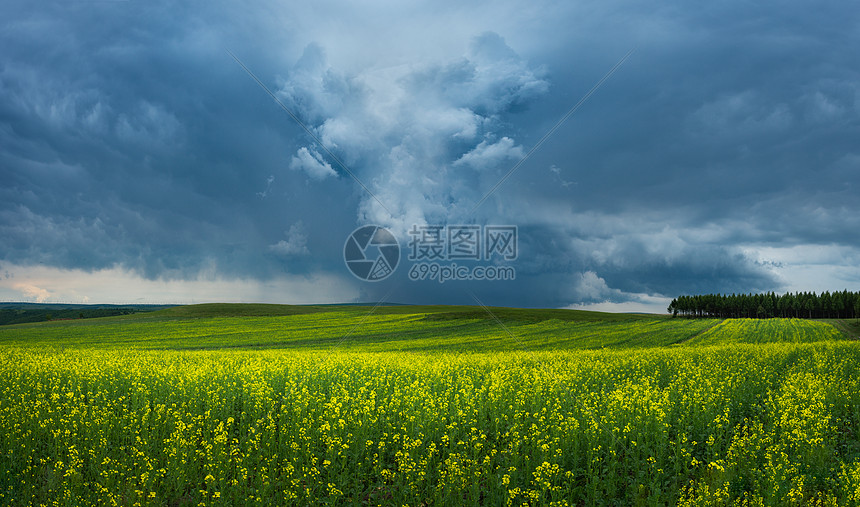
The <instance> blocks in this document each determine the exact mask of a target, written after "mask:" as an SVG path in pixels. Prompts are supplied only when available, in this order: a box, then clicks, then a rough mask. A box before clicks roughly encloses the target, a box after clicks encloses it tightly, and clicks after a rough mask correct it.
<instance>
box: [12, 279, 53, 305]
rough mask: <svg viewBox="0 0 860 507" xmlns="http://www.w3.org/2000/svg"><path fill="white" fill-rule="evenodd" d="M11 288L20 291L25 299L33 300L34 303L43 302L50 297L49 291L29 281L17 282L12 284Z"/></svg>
mask: <svg viewBox="0 0 860 507" xmlns="http://www.w3.org/2000/svg"><path fill="white" fill-rule="evenodd" d="M12 288H13V289H15V290H17V291H21V295H22V296H23V297H24V300H25V301H35V302H36V303H44V302H45V301H47V300H48V299H49V298H50V297H51V292H50V291H48V290H47V289H43V288H41V287H36V286H35V285H31V284H29V283H24V282H19V283H14V284H12Z"/></svg>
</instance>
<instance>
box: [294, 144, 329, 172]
mask: <svg viewBox="0 0 860 507" xmlns="http://www.w3.org/2000/svg"><path fill="white" fill-rule="evenodd" d="M290 169H293V170H301V171H304V172H305V173H307V175H308V176H310V177H311V178H313V179H315V180H323V179H325V178H327V177H329V176H337V172H335V170H334V169H332V168H331V164H329V163H328V162H326V161H325V160H324V159H323V158H322V156H321V155H320V154H319V153H318V152H317V151H316V150H315V149H313V148H311V149H310V150H309V149H307V148H306V147H304V146H302V147H301V148H299V151H298V152H296V154H295V156H293V158H292V160H291V161H290Z"/></svg>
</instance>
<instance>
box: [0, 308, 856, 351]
mask: <svg viewBox="0 0 860 507" xmlns="http://www.w3.org/2000/svg"><path fill="white" fill-rule="evenodd" d="M371 310H373V311H372V312H371ZM488 310H489V311H488ZM488 310H485V309H482V308H477V307H471V306H380V307H377V308H375V309H372V308H370V307H362V306H349V305H344V306H324V305H319V306H290V305H270V304H203V305H191V306H181V307H174V308H168V309H165V310H160V311H157V312H151V313H146V314H135V315H128V316H122V317H111V318H104V319H90V320H85V321H64V322H44V323H37V324H24V325H16V326H8V327H4V328H0V345H6V346H25V347H37V348H43V347H50V348H67V347H71V348H76V347H86V348H91V347H92V348H115V347H123V348H132V349H156V350H170V349H177V350H183V349H184V350H189V349H191V350H193V349H221V348H229V349H237V348H246V349H259V348H277V349H310V350H335V349H340V350H354V351H373V352H378V351H387V350H404V351H442V350H452V351H483V352H491V351H504V350H577V349H599V348H642V347H654V346H670V345H690V346H702V345H717V344H725V343H736V342H763V341H801V342H809V341H820V340H834V339H839V338H841V335H840V334H839V332H837V331H836V328H834V327H833V326H831V325H829V324H825V323H822V322H809V321H792V320H781V319H771V320H767V321H747V320H737V321H723V322H721V321H719V320H687V319H669V318H666V317H663V316H654V315H639V314H614V313H601V312H587V311H579V310H553V309H520V308H495V307H494V308H490V309H488Z"/></svg>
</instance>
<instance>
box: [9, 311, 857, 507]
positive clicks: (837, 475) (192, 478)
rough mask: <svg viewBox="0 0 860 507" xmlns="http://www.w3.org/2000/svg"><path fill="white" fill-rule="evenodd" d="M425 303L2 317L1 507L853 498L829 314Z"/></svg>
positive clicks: (840, 365)
mask: <svg viewBox="0 0 860 507" xmlns="http://www.w3.org/2000/svg"><path fill="white" fill-rule="evenodd" d="M426 317H427V315H418V314H409V313H397V314H388V315H377V316H371V317H367V316H366V315H362V314H359V313H357V312H352V313H350V312H346V313H343V312H341V313H338V311H333V312H323V313H317V314H308V315H294V316H281V317H242V318H241V319H230V318H200V319H185V320H183V319H178V320H164V321H151V322H150V321H145V320H134V319H115V320H105V321H98V322H97V321H94V322H93V323H92V324H87V325H83V324H80V325H79V324H77V323H53V324H49V325H30V326H17V327H10V328H8V329H3V330H2V331H0V505H46V506H47V505H141V506H143V505H153V506H154V505H168V506H179V505H188V506H191V505H198V506H204V505H205V506H210V505H211V506H218V505H398V506H399V505H411V506H419V505H517V506H520V505H532V506H536V505H678V504H681V505H853V504H858V503H860V438H858V435H857V429H858V424H860V347H858V346H857V344H856V343H855V342H853V341H849V340H845V339H843V337H842V335H841V334H840V333H838V332H837V331H835V328H833V327H832V326H830V325H829V324H825V323H821V322H808V321H793V320H784V321H783V320H775V319H770V320H768V321H766V322H765V324H764V326H765V327H762V325H763V324H761V323H759V322H754V321H746V320H739V321H698V320H697V321H687V320H680V319H678V320H672V319H653V318H650V319H649V318H631V319H628V320H623V319H622V320H612V321H601V320H599V319H598V320H594V321H590V322H587V321H581V320H580V321H577V320H570V321H564V320H558V319H545V320H541V319H533V320H528V319H525V320H516V319H512V320H507V321H506V322H505V323H504V324H503V326H499V325H498V323H494V322H493V321H492V320H490V319H483V320H482V319H480V318H477V317H475V318H472V319H468V318H463V319H445V318H435V319H427V318H426ZM358 324H361V325H360V326H358V327H356V326H357V325H358ZM500 327H501V329H499V328H500ZM123 330H124V331H123ZM159 330H161V331H162V332H161V333H159ZM243 330H244V331H243ZM458 333H459V334H458ZM601 337H603V339H601ZM625 337H626V339H625ZM768 337H771V338H768ZM648 343H652V344H653V345H652V346H647V345H648Z"/></svg>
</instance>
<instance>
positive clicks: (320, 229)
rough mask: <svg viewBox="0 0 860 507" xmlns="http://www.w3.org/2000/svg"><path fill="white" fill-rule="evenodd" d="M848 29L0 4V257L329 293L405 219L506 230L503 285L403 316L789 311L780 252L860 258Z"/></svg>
mask: <svg viewBox="0 0 860 507" xmlns="http://www.w3.org/2000/svg"><path fill="white" fill-rule="evenodd" d="M857 10H858V7H856V6H853V5H847V4H844V3H841V2H839V3H837V2H824V3H820V4H816V6H815V7H814V8H811V7H809V6H808V5H807V4H804V3H801V2H785V3H782V4H780V5H779V6H778V8H777V7H774V6H767V7H764V6H759V5H754V4H748V3H742V2H724V3H720V4H709V5H707V6H696V7H693V6H690V5H688V4H687V3H685V2H674V3H665V2H662V3H660V4H659V5H657V6H654V5H652V6H646V5H633V4H627V3H622V2H609V3H606V2H600V3H578V4H576V5H558V4H555V3H547V4H540V3H538V4H533V3H530V4H524V3H518V2H500V3H499V2H497V3H494V4H493V6H492V9H488V8H487V6H461V5H459V4H457V5H454V4H452V5H450V6H448V7H447V8H440V7H439V6H438V5H436V4H434V5H433V6H420V5H414V6H390V5H387V6H386V5H381V4H380V5H376V4H367V5H363V6H361V7H360V8H359V7H357V6H352V5H347V4H340V3H338V2H324V3H321V4H314V5H293V6H282V5H278V4H275V3H271V4H270V3H262V4H259V5H257V6H255V7H254V8H245V7H243V8H239V7H234V6H233V5H232V4H222V3H217V2H216V3H213V4H211V5H207V8H206V9H198V8H192V7H187V6H185V7H183V6H176V5H173V4H168V3H161V2H154V3H153V2H147V3H141V2H134V1H132V2H116V3H114V2H60V3H54V4H50V3H48V4H40V5H39V6H38V7H34V6H32V5H30V4H27V3H24V2H7V3H4V5H3V7H0V12H2V15H3V19H5V20H6V21H5V22H4V30H3V31H2V34H0V47H2V48H3V49H2V50H0V97H2V98H0V145H2V150H0V180H2V185H0V238H2V241H0V260H2V261H5V262H8V263H12V264H15V265H32V264H40V263H41V264H45V265H49V266H57V267H61V268H81V269H84V270H90V271H92V270H99V269H104V268H109V267H113V266H119V267H123V268H127V269H131V270H133V271H135V272H137V273H139V274H140V275H141V276H144V277H147V278H175V279H183V278H194V277H195V276H197V274H198V273H199V272H200V271H201V270H206V269H209V267H210V266H212V265H215V266H216V267H217V270H218V272H219V273H221V274H223V275H225V276H231V277H240V278H250V279H257V280H266V279H270V278H272V277H277V276H281V275H284V274H312V273H320V272H322V273H337V274H344V275H345V268H344V266H343V262H342V259H341V249H342V246H343V241H344V239H345V238H346V236H347V235H348V234H349V232H350V231H351V230H352V229H354V228H355V227H356V226H357V225H359V224H362V223H367V222H374V223H380V224H383V225H386V226H389V227H391V228H392V230H395V231H396V232H397V233H398V236H399V237H400V239H401V242H403V241H405V240H406V239H407V238H406V236H405V231H406V230H407V229H408V227H410V226H411V225H412V224H423V223H445V222H450V223H457V222H469V221H473V220H474V221H477V222H478V223H505V224H516V225H518V226H519V227H520V230H521V233H520V238H521V247H522V248H521V255H520V258H519V259H518V261H516V263H515V266H516V267H517V270H518V277H517V280H516V281H513V282H505V283H502V282H494V283H483V284H481V283H472V284H465V285H457V284H428V283H424V284H416V283H411V282H406V281H405V279H403V280H401V282H402V283H401V287H400V288H398V289H397V290H396V291H395V292H393V293H392V294H393V295H392V296H391V298H393V299H398V300H402V301H408V302H464V303H472V302H474V301H473V300H472V299H471V296H469V295H468V294H467V293H466V292H465V291H464V290H463V289H464V288H467V289H469V290H471V291H474V293H475V294H477V295H478V297H479V298H480V299H481V300H482V301H484V302H486V303H487V304H510V305H529V306H562V305H568V304H573V303H589V302H600V301H614V302H623V301H625V300H628V301H635V300H637V298H638V299H640V300H641V299H642V298H643V297H650V296H674V295H677V294H679V293H693V292H741V291H743V292H747V291H758V290H780V289H782V288H785V287H789V286H791V280H790V277H791V274H790V271H787V270H790V267H791V262H790V261H791V257H790V249H791V248H793V247H795V246H798V245H801V246H802V245H829V246H831V247H839V248H842V249H844V250H839V251H842V252H848V253H844V255H843V257H844V256H846V255H847V256H853V255H855V254H856V252H857V249H858V248H860V239H858V238H860V236H858V235H857V234H856V232H855V231H856V230H857V228H858V226H860V223H858V222H860V219H858V218H857V217H858V216H860V215H858V209H857V204H856V195H857V190H858V187H857V182H858V174H860V150H858V149H857V139H860V69H858V64H857V62H856V55H855V52H854V51H853V48H855V47H857V46H858V42H860V41H858V39H860V32H858V30H857V28H856V23H855V22H854V21H853V20H854V19H856V14H857V12H856V11H857ZM631 47H637V52H636V53H635V54H634V56H633V57H632V58H630V59H629V60H628V61H627V62H626V63H625V65H624V66H623V67H622V68H621V69H620V70H619V71H618V72H617V73H616V74H615V75H613V76H612V78H611V79H609V80H608V81H607V82H606V83H605V85H604V86H602V87H601V88H600V89H599V90H597V92H596V93H595V94H594V96H593V97H592V98H591V99H590V100H589V101H588V102H587V103H586V104H584V105H583V107H582V108H580V109H579V110H578V111H577V112H576V114H575V115H574V116H573V117H572V118H571V119H570V120H568V121H567V122H566V123H565V124H564V125H563V126H562V127H561V128H560V129H559V130H558V131H557V132H556V133H555V134H554V135H553V136H552V137H551V138H549V139H548V140H547V142H546V143H545V144H544V145H543V146H542V147H541V149H540V150H539V151H537V152H536V153H534V154H533V155H532V156H531V157H530V158H529V159H528V161H527V162H526V163H525V164H523V165H522V166H521V167H520V168H519V170H518V171H517V172H516V173H514V174H513V175H512V177H511V178H510V179H509V180H508V181H507V182H506V183H505V184H504V185H502V186H501V187H500V188H499V189H498V191H496V192H495V193H494V194H492V195H491V196H490V198H489V199H488V200H487V201H486V202H485V203H484V204H483V205H482V206H481V207H480V208H479V209H478V210H477V212H476V214H474V215H472V214H471V213H470V210H471V209H472V207H473V206H474V204H475V203H476V202H478V200H479V199H480V198H481V197H482V196H483V195H484V193H485V192H486V191H487V190H489V189H490V188H492V187H493V185H495V183H496V182H498V181H499V179H500V178H501V177H502V175H503V174H504V173H505V172H506V171H507V170H508V169H509V168H510V167H511V166H512V165H513V164H514V163H516V162H517V161H518V160H520V159H521V158H522V157H523V156H524V154H525V153H527V152H528V150H529V149H530V147H532V146H534V144H535V143H537V142H538V140H539V139H540V138H541V136H543V135H544V133H545V132H547V131H548V130H549V129H550V128H551V127H552V126H553V125H554V124H555V123H556V122H557V121H558V119H559V118H561V117H562V116H563V115H564V113H565V112H566V111H567V110H568V109H569V108H570V107H571V106H572V105H573V104H575V103H576V102H577V100H579V98H580V97H582V95H583V94H584V93H585V92H586V91H587V90H588V89H589V88H590V87H591V86H592V85H593V84H594V83H595V82H596V81H597V80H598V79H599V78H600V76H602V75H603V74H604V73H605V72H606V71H607V70H608V69H609V68H610V67H611V66H612V65H613V64H614V63H615V62H616V61H618V59H619V58H620V57H621V56H622V55H623V54H624V53H625V52H626V51H627V50H628V49H630V48H631ZM227 49H229V50H230V51H232V52H233V53H234V54H236V55H237V56H238V57H239V58H240V59H242V61H243V62H244V63H246V64H247V65H248V66H249V67H250V68H251V69H253V71H254V72H255V73H256V74H257V75H258V76H259V77H260V79H261V80H262V82H263V83H265V84H266V85H267V86H268V87H269V88H270V89H271V90H272V91H273V92H274V93H276V95H277V96H278V98H279V100H281V101H282V102H283V103H284V104H285V105H286V106H287V107H288V108H289V109H290V110H291V111H293V112H295V114H297V115H298V116H299V118H300V119H301V120H302V121H303V122H305V123H306V124H307V126H308V127H309V128H310V129H312V130H313V132H314V135H315V136H317V137H318V139H320V140H321V141H322V142H323V143H324V144H325V147H323V146H320V145H319V144H318V143H317V142H316V141H314V140H313V139H311V138H310V137H309V136H307V135H306V134H305V133H304V132H303V131H302V130H301V128H299V127H298V126H297V125H296V124H295V123H294V122H293V120H292V119H290V118H289V116H288V115H286V114H285V113H284V112H283V111H281V110H280V108H279V107H278V106H277V105H276V104H274V103H273V101H272V100H271V99H270V98H269V97H268V96H267V95H266V93H265V92H264V91H262V90H261V89H260V88H259V87H257V85H256V84H255V83H254V82H253V80H252V79H251V78H250V77H249V76H248V75H247V74H245V72H244V71H243V70H242V69H241V68H240V67H239V66H238V65H236V63H235V62H234V61H233V60H232V59H231V58H230V57H229V55H228V54H227V53H226V50H227ZM326 148H327V149H330V150H332V151H333V153H335V154H336V155H337V156H338V157H339V158H340V159H341V160H342V161H343V162H344V163H346V165H347V166H348V168H349V169H350V171H352V172H353V174H355V175H357V176H358V177H359V178H360V179H361V180H362V182H364V183H365V185H366V186H367V188H368V189H370V191H371V192H372V193H373V196H375V198H374V197H372V196H370V195H369V194H368V193H367V192H365V191H364V190H363V189H362V188H361V187H360V186H359V185H357V184H356V183H355V182H354V181H353V180H352V179H351V178H350V176H349V175H348V173H347V172H346V171H345V170H344V169H343V168H342V167H340V166H339V164H338V163H337V161H335V160H333V159H332V158H331V157H330V155H329V154H328V153H326V151H325V149H326ZM377 199H378V201H377ZM380 202H381V203H382V204H380ZM774 249H776V250H774ZM780 249H782V250H780ZM777 250H779V252H789V253H785V255H783V254H781V253H779V252H776V251H777ZM756 252H759V253H756ZM774 252H776V253H774ZM771 254H772V255H779V256H780V260H779V262H776V261H774V262H768V259H767V258H765V257H766V256H767V255H771ZM786 256H787V257H786ZM797 259H798V260H797V262H799V263H800V262H802V263H805V264H804V265H806V264H809V262H810V260H809V258H803V259H801V258H800V257H798V258H797ZM834 262H837V263H838V262H839V261H838V260H835V261H834ZM399 275H402V273H400V274H399ZM401 278H402V277H401ZM833 280H834V281H840V280H844V281H845V283H849V282H850V281H851V280H854V281H856V280H857V273H856V271H851V270H850V269H849V268H845V270H843V271H842V272H841V274H840V275H839V277H837V278H833ZM390 288H391V287H389V286H388V285H385V284H382V285H366V286H363V287H362V290H364V291H365V293H364V297H367V298H368V299H373V298H377V297H381V296H383V295H385V294H387V293H388V292H387V291H388V290H389V289H390ZM833 288H838V287H831V289H833Z"/></svg>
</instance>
